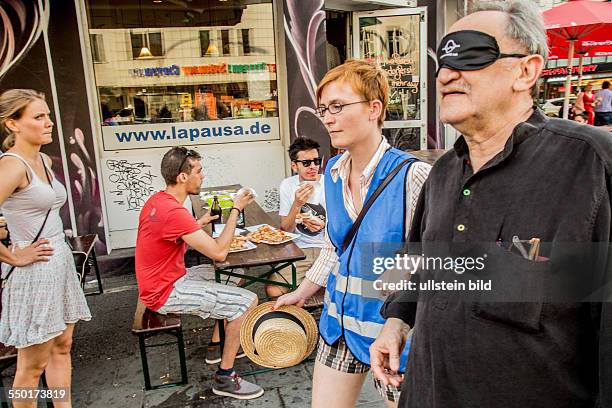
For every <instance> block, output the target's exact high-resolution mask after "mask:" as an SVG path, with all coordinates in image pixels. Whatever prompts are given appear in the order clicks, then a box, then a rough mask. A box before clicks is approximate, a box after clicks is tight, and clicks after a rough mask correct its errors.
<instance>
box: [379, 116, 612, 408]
mask: <svg viewBox="0 0 612 408" xmlns="http://www.w3.org/2000/svg"><path fill="white" fill-rule="evenodd" d="M611 175H612V137H610V136H609V135H607V134H606V133H605V132H602V131H599V130H597V129H596V128H594V127H591V126H586V125H578V124H576V123H573V122H570V121H564V120H559V119H548V118H546V117H545V116H544V115H543V114H542V113H541V112H540V111H539V110H536V111H535V112H534V113H533V115H532V116H531V117H530V118H529V120H528V121H527V122H524V123H521V124H519V125H518V126H517V127H516V128H515V129H514V131H513V133H512V136H511V137H510V138H509V139H508V141H507V143H506V145H505V147H504V150H503V151H502V152H500V153H499V154H497V155H496V156H495V157H494V158H493V159H491V160H490V161H489V162H488V163H487V164H486V165H485V166H483V167H482V168H481V169H480V170H479V171H478V172H477V173H476V174H473V171H472V167H471V166H470V163H469V151H468V147H467V144H466V142H465V140H464V139H463V137H461V138H460V139H459V140H458V141H457V142H456V143H455V146H454V150H451V151H449V152H447V153H446V154H445V155H444V156H442V157H441V158H440V159H439V160H438V162H437V163H436V164H435V166H434V167H433V169H432V171H431V173H430V175H429V178H428V180H427V181H426V183H425V185H424V187H423V190H422V192H421V196H420V198H419V204H418V205H417V209H416V212H415V215H414V221H413V226H412V230H411V233H410V241H411V242H423V243H426V242H455V243H456V242H472V241H474V242H476V241H481V242H482V241H489V242H495V241H498V242H511V241H512V237H513V236H515V235H517V236H519V237H521V238H524V239H529V238H532V237H539V238H541V239H542V241H545V242H603V243H609V242H610V241H611V229H612V227H611V209H610V207H611V205H610V202H611V192H612V188H611V186H612V178H611ZM460 225H463V227H459V226H460ZM509 256H510V255H509ZM511 256H516V255H513V254H512V255H511ZM521 262H531V261H527V260H523V259H522V258H521ZM607 262H608V266H610V263H611V262H610V257H609V256H608V259H607ZM604 263H605V261H604ZM534 264H535V263H534ZM541 264H542V265H543V266H540V265H536V266H535V268H540V267H541V268H546V265H545V264H546V262H542V263H541ZM535 273H537V269H536V270H535ZM409 299H413V298H410V294H409V292H406V291H405V292H398V293H396V294H395V295H393V296H392V297H391V298H390V299H388V300H387V302H386V304H385V306H384V307H383V309H382V311H381V312H382V314H383V316H384V317H385V318H390V317H397V318H401V319H402V320H404V321H405V322H406V323H408V324H409V325H410V326H411V327H412V326H414V333H413V338H412V346H411V347H412V348H411V351H410V356H409V361H408V367H407V371H406V376H405V380H404V384H403V387H402V395H401V401H400V406H404V407H411V408H417V407H418V408H421V407H436V408H452V407H487V408H488V407H495V408H505V407H534V408H535V407H537V408H548V407H550V408H553V407H554V408H559V407H568V408H569V407H571V408H580V407H596V406H597V407H612V307H611V305H612V304H610V303H557V304H552V303H546V302H540V303H513V304H512V305H511V306H510V307H508V308H504V307H502V308H499V307H497V308H495V307H493V308H491V309H490V310H486V309H487V306H486V305H485V306H482V305H478V304H477V303H475V302H465V301H457V299H456V298H454V299H453V293H452V292H448V291H446V292H436V293H435V295H434V296H433V297H432V298H431V299H430V300H429V301H427V302H423V301H419V302H410V301H408V300H409ZM421 299H422V296H421ZM498 306H499V305H498ZM415 321H416V325H415Z"/></svg>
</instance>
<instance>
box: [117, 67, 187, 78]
mask: <svg viewBox="0 0 612 408" xmlns="http://www.w3.org/2000/svg"><path fill="white" fill-rule="evenodd" d="M128 72H129V74H130V75H131V76H134V77H153V76H155V77H160V76H173V75H180V74H181V71H180V69H179V67H178V65H170V66H169V67H151V68H133V69H129V70H128Z"/></svg>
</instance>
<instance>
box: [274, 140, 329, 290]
mask: <svg viewBox="0 0 612 408" xmlns="http://www.w3.org/2000/svg"><path fill="white" fill-rule="evenodd" d="M289 158H290V159H291V169H292V170H293V171H294V172H295V173H296V175H295V176H291V177H288V178H286V179H284V180H283V181H282V182H281V184H280V188H279V190H280V191H279V193H280V210H279V212H278V214H279V215H280V217H281V229H282V230H283V231H287V232H295V233H297V234H299V235H300V236H299V237H298V238H296V239H295V243H296V244H297V246H299V247H300V248H301V249H302V251H304V254H306V259H304V260H303V261H298V262H296V263H295V266H296V269H297V273H296V280H297V282H296V284H298V285H299V284H300V283H301V282H302V281H303V280H304V276H305V275H306V272H307V271H308V269H310V266H311V265H312V264H313V262H314V261H315V259H317V257H318V256H319V252H320V251H321V248H322V247H323V245H324V237H323V230H324V228H325V218H326V217H325V192H324V188H323V177H321V174H319V169H320V167H321V158H320V157H319V143H317V142H316V141H314V140H312V139H309V138H307V137H299V138H297V139H295V140H294V141H293V143H291V146H289ZM271 279H272V280H275V281H278V282H287V283H291V279H292V278H291V269H289V268H285V269H284V270H283V271H281V272H277V273H275V274H274V275H272V276H271ZM288 291H289V289H288V288H285V287H282V286H273V285H268V286H266V293H267V295H268V296H270V297H277V296H280V295H282V294H283V293H287V292H288Z"/></svg>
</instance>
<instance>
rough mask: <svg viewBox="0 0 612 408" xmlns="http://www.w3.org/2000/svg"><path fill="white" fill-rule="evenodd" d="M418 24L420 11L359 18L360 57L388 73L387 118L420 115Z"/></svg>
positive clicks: (412, 117)
mask: <svg viewBox="0 0 612 408" xmlns="http://www.w3.org/2000/svg"><path fill="white" fill-rule="evenodd" d="M419 24H420V16H419V15H410V16H376V17H363V18H360V19H359V40H360V45H361V50H360V51H361V55H362V57H363V58H365V59H368V60H371V61H376V62H377V63H379V64H380V66H381V67H382V68H383V69H384V70H385V71H386V72H387V74H388V76H389V86H390V88H391V93H390V95H389V105H388V107H387V118H386V120H387V121H391V120H399V121H407V120H418V119H420V118H421V104H420V81H421V76H420V72H419V66H420V58H419V52H420V48H419V47H420V30H419Z"/></svg>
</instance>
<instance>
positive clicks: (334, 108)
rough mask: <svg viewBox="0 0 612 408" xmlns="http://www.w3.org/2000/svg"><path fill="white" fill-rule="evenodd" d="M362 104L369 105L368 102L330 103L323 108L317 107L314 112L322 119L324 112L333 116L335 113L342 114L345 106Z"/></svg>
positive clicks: (322, 106)
mask: <svg viewBox="0 0 612 408" xmlns="http://www.w3.org/2000/svg"><path fill="white" fill-rule="evenodd" d="M364 102H365V103H369V102H370V101H357V102H351V103H330V104H329V106H325V105H321V106H319V107H318V108H317V109H315V112H316V113H317V115H319V116H320V117H324V116H325V112H327V111H329V113H331V114H332V115H335V114H337V113H340V112H342V108H344V107H345V106H349V105H355V104H357V103H364Z"/></svg>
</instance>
